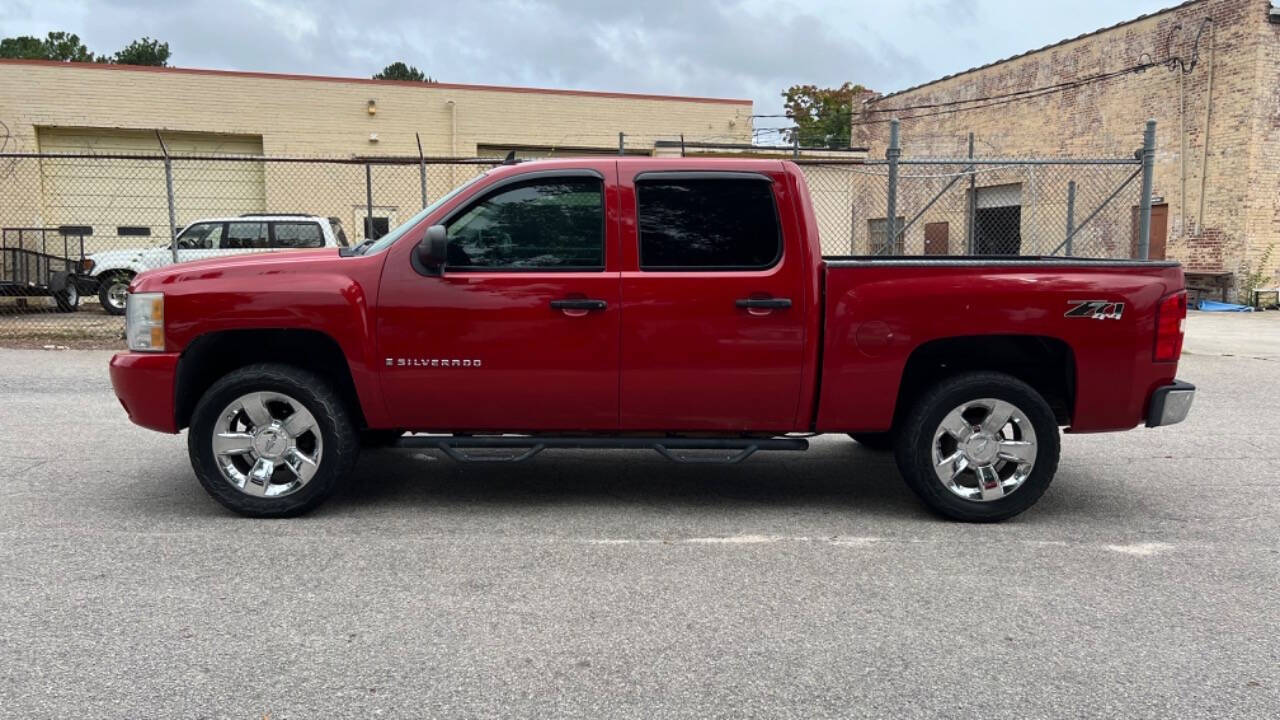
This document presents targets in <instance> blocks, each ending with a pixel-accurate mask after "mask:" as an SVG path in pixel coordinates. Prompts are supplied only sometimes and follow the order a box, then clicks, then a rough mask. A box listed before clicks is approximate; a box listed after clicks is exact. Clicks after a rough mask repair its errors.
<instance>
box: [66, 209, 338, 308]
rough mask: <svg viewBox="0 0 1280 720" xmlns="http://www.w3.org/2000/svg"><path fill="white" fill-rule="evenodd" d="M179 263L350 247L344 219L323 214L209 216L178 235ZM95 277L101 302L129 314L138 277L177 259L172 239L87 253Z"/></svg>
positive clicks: (90, 268)
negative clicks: (128, 295) (127, 305)
mask: <svg viewBox="0 0 1280 720" xmlns="http://www.w3.org/2000/svg"><path fill="white" fill-rule="evenodd" d="M177 244H178V250H177V262H186V261H188V260H203V259H205V258H212V257H222V256H225V255H240V254H243V253H251V252H263V251H268V250H294V249H298V248H320V247H347V244H348V243H347V235H346V233H345V232H343V230H342V221H340V220H339V219H338V218H336V217H321V216H319V215H289V214H274V215H268V214H249V215H240V216H238V217H222V218H207V219H204V220H197V221H195V222H193V223H191V224H190V225H188V226H187V227H186V228H185V229H184V230H183V231H182V232H181V233H179V234H178V239H177ZM85 259H86V261H87V262H86V263H85V265H86V266H87V267H88V268H89V275H90V276H91V277H93V278H96V279H97V292H98V301H99V302H101V303H102V309H104V310H106V311H107V313H108V314H110V315H123V314H124V299H125V294H126V291H127V289H128V287H129V283H130V282H131V281H132V280H133V276H134V275H137V274H138V273H140V272H142V271H143V270H152V269H155V268H159V267H164V266H166V265H172V264H173V263H174V250H173V248H172V246H170V245H169V244H168V243H165V244H162V245H157V246H155V247H148V248H129V249H124V250H107V251H104V252H99V253H93V254H92V255H88V256H86V258H85Z"/></svg>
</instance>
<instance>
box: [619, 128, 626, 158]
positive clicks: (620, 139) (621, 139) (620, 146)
mask: <svg viewBox="0 0 1280 720" xmlns="http://www.w3.org/2000/svg"><path fill="white" fill-rule="evenodd" d="M626 137H627V136H626V134H625V133H618V154H619V155H622V154H623V152H622V147H623V145H622V142H623V140H624V139H625V138H626Z"/></svg>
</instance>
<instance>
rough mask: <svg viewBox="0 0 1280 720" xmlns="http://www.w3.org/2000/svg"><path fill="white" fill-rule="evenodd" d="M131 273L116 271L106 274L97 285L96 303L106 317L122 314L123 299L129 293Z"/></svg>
mask: <svg viewBox="0 0 1280 720" xmlns="http://www.w3.org/2000/svg"><path fill="white" fill-rule="evenodd" d="M132 280H133V273H130V272H127V271H123V270H121V271H117V272H111V273H106V274H105V275H103V276H102V280H101V281H99V283H98V302H99V303H101V305H102V309H103V310H106V311H107V314H108V315H123V314H124V298H125V295H127V294H128V292H129V282H130V281H132Z"/></svg>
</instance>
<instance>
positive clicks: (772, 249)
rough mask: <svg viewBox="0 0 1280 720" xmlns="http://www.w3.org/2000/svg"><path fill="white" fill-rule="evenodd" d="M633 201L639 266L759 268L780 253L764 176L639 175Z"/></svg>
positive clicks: (774, 213) (770, 192) (770, 190)
mask: <svg viewBox="0 0 1280 720" xmlns="http://www.w3.org/2000/svg"><path fill="white" fill-rule="evenodd" d="M636 202H637V206H638V214H639V223H640V267H641V269H644V270H738V269H748V270H750V269H764V268H768V267H772V266H773V265H774V264H775V263H777V262H778V259H779V258H781V257H782V233H781V229H780V228H779V226H778V208H777V206H776V204H775V202H774V197H773V183H771V182H769V180H768V178H765V177H764V176H751V175H744V176H743V177H742V178H732V177H714V178H689V179H685V178H680V177H679V176H678V173H673V174H671V175H666V176H662V177H660V178H655V179H652V180H646V179H644V176H643V175H641V176H640V178H639V179H638V180H637V182H636Z"/></svg>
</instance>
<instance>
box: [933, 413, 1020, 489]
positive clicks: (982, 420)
mask: <svg viewBox="0 0 1280 720" xmlns="http://www.w3.org/2000/svg"><path fill="white" fill-rule="evenodd" d="M1035 462H1036V431H1035V430H1034V429H1033V428H1032V427H1031V420H1029V419H1028V418H1027V416H1026V414H1025V413H1023V412H1022V411H1021V410H1019V409H1018V408H1017V407H1016V406H1014V405H1013V404H1012V403H1009V402H1006V401H1004V400H996V399H995V398H982V399H978V400H971V401H969V402H966V403H964V404H962V405H960V406H958V407H956V408H955V409H953V410H952V411H951V412H949V413H947V414H946V416H945V417H943V418H942V422H941V423H940V424H939V425H938V428H937V429H936V430H935V431H934V433H933V471H934V473H936V474H937V476H938V480H940V481H941V482H942V484H943V486H945V487H946V488H947V489H948V490H950V491H951V492H952V493H954V494H956V495H958V496H959V497H962V498H964V499H965V500H973V501H976V502H991V501H993V500H999V499H1000V498H1003V497H1005V496H1006V495H1009V494H1010V493H1012V492H1014V491H1015V490H1017V489H1018V488H1019V487H1021V486H1022V484H1023V483H1024V482H1026V480H1027V477H1029V476H1030V475H1031V471H1032V469H1033V468H1034V467H1035Z"/></svg>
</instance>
